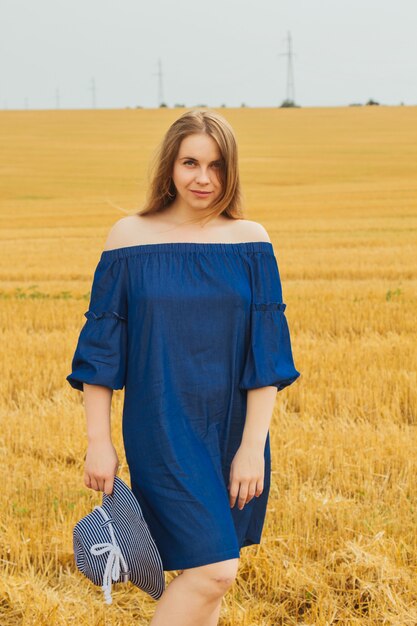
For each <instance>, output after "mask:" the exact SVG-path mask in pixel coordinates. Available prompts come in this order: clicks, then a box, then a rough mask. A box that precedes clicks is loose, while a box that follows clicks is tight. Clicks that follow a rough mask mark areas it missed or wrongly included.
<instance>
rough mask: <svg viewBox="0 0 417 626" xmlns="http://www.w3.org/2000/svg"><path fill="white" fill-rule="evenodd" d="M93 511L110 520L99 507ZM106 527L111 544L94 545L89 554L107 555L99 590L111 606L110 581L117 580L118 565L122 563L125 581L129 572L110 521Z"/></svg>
mask: <svg viewBox="0 0 417 626" xmlns="http://www.w3.org/2000/svg"><path fill="white" fill-rule="evenodd" d="M94 509H98V510H99V511H100V513H101V514H102V516H103V517H104V519H105V520H106V521H108V520H110V517H108V515H107V513H106V512H105V510H104V509H103V508H102V507H101V506H95V507H94ZM107 525H108V527H109V532H110V536H111V540H112V542H111V543H109V542H105V543H95V544H94V545H92V546H91V548H90V552H91V554H96V555H99V554H105V553H106V552H108V553H109V556H108V559H107V563H106V567H105V570H104V574H103V585H102V587H101V588H102V589H103V591H104V597H105V599H106V603H107V604H111V603H112V601H113V600H112V597H111V586H112V579H113V580H114V581H116V580H118V579H119V577H120V563H122V565H123V573H124V574H125V576H124V578H125V580H126V579H128V574H129V570H128V566H127V563H126V561H125V559H124V557H123V554H122V552H121V550H120V548H119V546H118V545H117V542H116V537H115V535H114V531H113V526H112V524H111V521H108V524H107Z"/></svg>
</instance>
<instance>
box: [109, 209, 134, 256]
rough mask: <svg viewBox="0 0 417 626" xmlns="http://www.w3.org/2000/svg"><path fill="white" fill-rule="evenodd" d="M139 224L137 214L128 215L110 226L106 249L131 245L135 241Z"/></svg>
mask: <svg viewBox="0 0 417 626" xmlns="http://www.w3.org/2000/svg"><path fill="white" fill-rule="evenodd" d="M137 226H138V216H137V215H126V217H122V218H120V219H119V220H117V222H115V223H114V224H113V226H112V227H111V228H110V230H109V232H108V235H107V240H106V243H105V244H104V250H114V248H123V247H124V246H131V245H133V244H134V243H135V229H136V230H137Z"/></svg>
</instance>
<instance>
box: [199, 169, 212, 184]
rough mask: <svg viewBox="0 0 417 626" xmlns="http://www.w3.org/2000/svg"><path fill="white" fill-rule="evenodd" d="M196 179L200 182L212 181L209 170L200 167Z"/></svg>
mask: <svg viewBox="0 0 417 626" xmlns="http://www.w3.org/2000/svg"><path fill="white" fill-rule="evenodd" d="M196 180H198V182H199V183H209V182H210V177H209V175H208V172H207V170H206V169H200V170H199V171H198V172H197V175H196Z"/></svg>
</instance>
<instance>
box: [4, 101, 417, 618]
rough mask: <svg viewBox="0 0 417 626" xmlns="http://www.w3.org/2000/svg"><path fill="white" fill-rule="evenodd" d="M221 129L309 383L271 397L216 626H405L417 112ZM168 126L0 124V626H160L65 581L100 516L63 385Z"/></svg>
mask: <svg viewBox="0 0 417 626" xmlns="http://www.w3.org/2000/svg"><path fill="white" fill-rule="evenodd" d="M219 111H220V112H221V113H223V115H224V116H225V117H226V118H227V119H228V120H229V121H230V122H231V124H232V126H233V127H234V129H235V132H236V136H237V139H238V142H239V160H240V172H241V182H242V185H243V191H244V197H245V216H246V217H247V219H252V220H256V221H259V222H261V223H262V224H263V225H264V226H265V227H266V229H267V230H268V232H269V234H270V236H271V240H272V242H273V245H274V249H275V254H276V256H277V259H278V264H279V267H280V272H281V279H282V284H283V296H284V302H286V303H287V310H286V315H287V319H288V322H289V326H290V330H291V338H292V345H293V353H294V360H295V364H296V367H297V369H298V370H299V371H300V372H301V377H300V378H299V379H298V380H297V381H296V382H295V383H294V384H293V385H291V387H289V388H287V389H285V390H283V391H282V392H280V393H279V394H278V395H277V401H276V405H275V410H274V415H273V419H272V423H271V429H270V435H271V451H272V467H273V476H272V486H271V495H270V501H269V508H268V512H267V517H266V521H265V526H264V534H263V538H262V542H261V544H260V545H257V546H250V547H246V548H244V549H242V558H241V561H240V568H239V574H238V578H237V580H236V581H235V583H234V585H233V586H232V588H231V590H230V591H229V592H228V593H227V595H226V596H225V597H224V599H223V602H222V611H221V618H220V624H221V626H226V625H227V626H229V625H231V626H278V625H281V624H282V625H284V624H285V625H293V624H302V625H305V626H307V625H309V626H310V625H311V626H313V625H314V626H325V625H326V626H327V625H330V624H338V625H341V624H342V625H356V624H359V625H368V624H378V625H380V624H384V625H385V624H392V625H396V626H415V625H416V624H417V532H416V531H417V485H416V475H417V454H416V443H417V439H416V425H417V391H416V389H417V380H416V370H417V358H416V335H415V328H416V319H417V316H416V313H417V308H416V301H417V296H416V286H417V267H416V258H417V255H416V229H417V167H416V164H417V107H404V106H402V107H401V106H399V107H381V106H367V107H341V108H306V109H250V108H240V109H219ZM181 112H182V110H181V109H160V110H158V109H156V110H150V109H126V110H91V111H83V110H79V111H75V110H74V111H64V110H61V111H1V112H0V138H1V142H0V154H1V174H2V175H1V179H0V219H1V235H0V237H1V239H0V243H1V246H0V257H1V270H0V271H1V285H0V296H1V312H0V316H1V318H0V319H1V344H2V351H1V354H2V358H1V365H0V367H1V370H0V390H1V405H0V420H1V424H0V425H1V431H0V432H1V440H0V455H1V456H0V461H1V468H2V489H1V492H0V506H1V517H0V520H1V525H0V538H1V543H0V545H1V555H0V558H1V560H0V568H1V575H0V623H1V624H2V625H7V626H9V625H10V626H15V625H23V626H29V625H36V626H52V625H60V626H61V625H63V626H64V625H67V624H68V625H73V624H74V625H77V626H83V625H84V624H88V625H89V626H133V625H138V626H142V625H145V624H148V623H149V621H150V619H151V616H152V614H153V611H154V608H155V604H156V603H155V601H154V600H152V598H150V597H149V596H147V595H145V594H144V593H143V592H141V591H140V590H138V589H137V588H136V587H134V586H133V585H131V584H130V583H129V584H128V585H126V586H123V585H122V584H120V585H116V586H114V587H113V605H111V606H107V605H105V604H104V602H103V596H102V591H101V590H100V588H98V587H94V586H93V585H92V584H91V583H89V582H88V581H87V580H86V579H84V578H83V577H82V575H81V574H80V573H79V572H78V570H77V569H76V567H75V564H74V560H73V553H72V528H73V525H74V524H75V523H76V522H77V521H78V519H80V518H81V517H82V516H84V515H85V514H86V513H87V512H89V511H90V510H91V508H92V507H93V506H94V505H95V504H99V503H101V496H100V494H98V493H97V492H95V491H92V490H89V489H87V488H86V487H85V486H84V482H83V466H84V455H85V451H86V435H85V415H84V409H83V404H82V394H81V393H80V392H78V391H75V390H74V389H72V388H71V387H70V386H69V384H68V383H67V381H66V380H65V376H66V375H67V374H68V373H69V371H70V359H71V358H72V354H73V350H74V348H75V342H76V339H77V336H78V333H79V331H80V329H81V326H82V324H83V322H84V319H85V318H84V317H83V313H84V311H86V309H87V305H88V298H89V289H90V284H91V279H92V273H93V270H94V267H95V265H96V263H97V262H98V258H99V255H100V252H101V249H102V246H103V244H104V241H105V238H106V235H107V232H108V229H109V228H110V226H111V225H112V224H113V223H114V222H115V221H116V220H117V219H119V217H121V216H123V215H125V214H126V213H132V212H134V211H135V210H136V209H137V208H139V207H140V205H141V203H142V202H143V200H144V194H145V189H146V185H147V181H148V164H149V160H150V158H151V156H152V154H153V150H154V148H155V146H156V144H157V142H158V141H159V140H160V138H161V137H162V135H163V133H164V132H165V130H166V129H167V128H168V126H169V125H170V123H171V122H173V121H174V119H176V118H177V117H178V116H179V115H180V113H181ZM122 402H123V392H122V391H116V392H115V393H114V396H113V410H112V432H113V441H114V443H115V446H116V449H117V451H118V454H119V458H120V461H121V470H120V472H119V475H120V476H121V477H122V478H124V479H125V480H128V476H129V475H128V468H127V466H126V462H125V457H124V451H123V444H122V434H121V432H122V431H121V409H122ZM175 575H176V572H167V573H166V581H167V583H169V581H170V580H171V579H172V578H173V577H174V576H175ZM167 626H169V625H167Z"/></svg>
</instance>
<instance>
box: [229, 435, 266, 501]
mask: <svg viewBox="0 0 417 626" xmlns="http://www.w3.org/2000/svg"><path fill="white" fill-rule="evenodd" d="M264 473H265V458H264V450H263V448H260V447H259V446H253V447H252V446H249V445H245V444H243V445H241V446H240V447H239V448H238V450H237V452H236V454H235V456H234V458H233V461H232V464H231V466H230V477H229V485H228V489H229V501H230V507H231V508H233V507H234V505H235V502H236V498H237V496H238V494H239V498H238V508H239V509H243V507H244V506H245V504H247V503H248V502H250V501H251V500H252V498H253V497H254V496H260V495H261V493H262V491H263V488H264Z"/></svg>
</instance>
